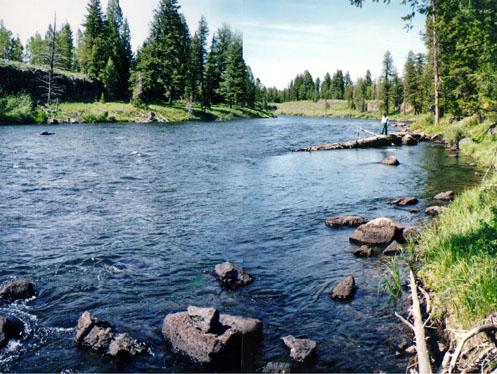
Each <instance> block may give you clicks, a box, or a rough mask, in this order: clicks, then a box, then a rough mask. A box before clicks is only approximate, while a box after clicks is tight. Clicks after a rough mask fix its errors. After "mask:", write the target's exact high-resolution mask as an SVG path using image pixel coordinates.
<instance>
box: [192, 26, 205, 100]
mask: <svg viewBox="0 0 497 374" xmlns="http://www.w3.org/2000/svg"><path fill="white" fill-rule="evenodd" d="M208 36H209V29H208V26H207V21H206V20H205V18H204V17H203V16H202V18H201V19H200V22H199V25H198V30H197V31H196V32H195V35H194V36H193V39H192V43H191V56H190V69H189V81H190V82H189V84H190V87H189V89H190V91H191V96H192V99H193V100H196V99H197V98H199V97H200V99H201V102H202V105H203V106H204V107H205V106H206V105H207V97H206V96H207V95H206V85H205V75H206V74H205V65H206V59H207V37H208Z"/></svg>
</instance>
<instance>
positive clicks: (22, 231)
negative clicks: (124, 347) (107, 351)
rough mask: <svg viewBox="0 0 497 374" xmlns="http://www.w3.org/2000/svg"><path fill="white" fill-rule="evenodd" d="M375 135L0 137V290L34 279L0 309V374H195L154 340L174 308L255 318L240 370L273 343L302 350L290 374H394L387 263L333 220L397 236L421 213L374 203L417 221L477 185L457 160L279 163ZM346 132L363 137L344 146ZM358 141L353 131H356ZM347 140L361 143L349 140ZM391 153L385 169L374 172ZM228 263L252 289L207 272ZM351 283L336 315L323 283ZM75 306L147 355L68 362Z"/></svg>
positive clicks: (134, 130)
mask: <svg viewBox="0 0 497 374" xmlns="http://www.w3.org/2000/svg"><path fill="white" fill-rule="evenodd" d="M361 127H362V128H366V129H369V130H371V131H377V132H379V131H380V125H379V123H378V122H377V121H370V120H351V119H324V118H303V117H280V118H274V119H261V120H240V121H232V122H217V123H201V122H190V123H181V124H167V125H160V124H157V125H138V124H102V125H98V124H97V125H60V126H54V127H50V129H49V131H52V132H54V133H55V135H53V136H39V134H40V133H41V132H42V131H43V130H45V129H46V128H43V127H40V126H28V125H26V126H1V127H0V175H1V179H0V269H1V278H0V282H4V281H7V280H8V279H9V278H12V277H26V278H29V279H31V280H33V281H34V282H35V284H36V286H37V288H38V290H39V295H38V297H37V298H36V299H34V300H31V301H27V302H18V303H15V304H10V305H7V304H4V305H0V314H6V315H13V316H17V317H18V318H20V319H21V320H23V321H24V322H25V324H26V326H27V331H26V332H27V333H26V336H25V337H24V338H23V339H22V341H20V342H11V343H10V344H9V346H8V347H7V348H5V349H3V350H2V351H0V370H1V371H22V372H33V371H36V372H40V371H49V372H60V371H84V372H94V371H96V372H102V371H134V372H136V371H167V372H170V371H195V370H201V369H200V368H198V367H196V366H194V365H191V364H189V363H188V362H187V361H185V360H184V359H182V358H181V357H179V356H177V355H174V354H173V353H172V352H171V350H170V349H169V347H168V346H167V345H166V344H165V343H164V341H163V339H162V336H161V333H160V329H161V323H162V320H163V319H164V317H165V315H166V314H168V313H170V312H176V311H182V310H185V309H186V307H187V306H188V305H197V306H215V307H217V308H218V309H219V310H220V311H221V312H223V313H230V314H236V315H244V316H248V317H254V318H260V319H262V320H263V322H264V342H263V347H262V349H261V352H260V353H259V354H258V355H257V358H256V359H255V360H253V361H252V362H251V363H250V364H249V366H245V367H244V368H243V370H246V371H252V370H260V368H262V367H263V366H264V364H265V363H266V362H268V361H288V352H287V350H286V347H285V346H284V345H283V344H282V342H281V341H280V337H281V336H285V335H288V334H293V335H296V336H306V337H309V338H311V339H314V340H316V341H317V344H318V346H317V356H316V359H315V361H313V362H312V363H310V364H308V365H307V366H304V367H302V368H300V370H302V371H356V372H357V371H360V372H371V371H377V370H384V371H395V372H399V371H401V372H404V371H405V366H406V362H407V359H406V358H405V357H404V358H397V357H395V345H396V344H398V343H399V341H400V339H401V338H402V336H405V332H404V329H403V327H402V326H401V325H400V324H399V323H398V321H397V320H396V319H395V318H394V317H392V313H393V312H394V311H402V309H403V306H402V305H395V304H394V303H392V302H389V299H388V296H387V295H386V294H385V293H384V292H383V291H382V290H381V289H380V283H381V281H382V279H383V276H382V274H383V273H384V271H385V263H386V261H387V260H386V259H385V258H383V257H382V256H377V257H374V258H370V259H360V258H355V257H354V256H353V255H352V253H351V251H352V248H353V246H352V245H351V244H349V242H348V237H349V235H350V234H351V232H352V230H351V229H347V228H345V229H340V230H331V229H329V228H327V227H326V226H325V225H324V220H325V219H326V218H327V217H329V216H333V215H341V214H360V215H363V216H365V217H366V218H370V219H372V218H376V217H379V216H388V217H392V218H395V219H396V220H398V221H400V222H401V223H402V224H405V225H412V224H419V221H426V220H427V219H426V217H425V216H424V214H422V213H421V214H419V215H415V214H414V215H413V214H411V213H409V210H408V209H399V208H395V207H392V206H390V205H388V204H387V202H388V200H389V199H391V198H395V197H400V196H416V197H418V198H419V199H420V204H419V208H420V209H421V211H423V208H424V207H425V206H426V205H427V204H429V203H430V198H431V196H433V195H434V194H436V193H438V192H440V191H444V190H448V189H451V190H454V191H456V192H459V191H461V190H463V189H464V188H465V187H466V186H468V185H471V184H474V183H476V182H477V177H475V175H474V170H473V169H472V168H471V167H470V166H468V165H469V161H468V160H466V159H464V158H456V157H450V156H449V155H448V154H447V152H446V151H445V150H444V149H443V148H441V147H439V146H436V145H434V144H429V143H424V144H420V145H418V146H416V147H392V148H388V149H373V150H342V151H335V152H315V153H295V152H292V151H293V150H294V149H296V148H299V147H304V146H309V145H316V144H321V143H329V142H337V141H342V140H349V139H352V138H355V137H357V136H358V134H359V128H361ZM359 135H361V134H359ZM362 135H363V134H362ZM362 135H361V136H362ZM390 154H393V155H395V156H396V157H397V158H398V159H399V160H400V162H401V164H400V166H398V167H388V166H383V165H380V164H378V161H380V160H381V159H382V158H383V157H385V156H386V155H390ZM226 260H229V261H232V262H235V263H238V264H240V265H242V266H243V267H244V268H245V269H246V271H247V272H248V273H250V274H251V275H253V276H254V277H255V282H254V283H252V284H251V285H249V286H247V287H245V288H243V289H241V290H239V291H236V292H228V291H224V290H222V289H221V288H220V286H219V285H218V283H217V282H216V281H215V280H214V279H213V277H212V276H211V274H210V272H211V270H212V269H213V267H214V265H215V264H216V263H219V262H223V261H226ZM347 275H354V276H355V278H356V282H357V285H358V290H357V292H356V294H355V298H354V300H353V301H352V302H349V303H341V302H336V301H334V300H332V299H331V298H330V296H329V292H330V288H327V289H326V291H325V292H323V293H322V294H321V295H320V296H319V297H317V293H318V291H319V290H320V289H321V288H322V287H323V285H324V284H326V283H327V282H330V281H333V282H334V283H337V282H338V281H340V280H341V279H342V278H343V277H344V276H347ZM85 310H91V311H92V312H93V313H94V314H95V315H97V316H98V317H100V318H103V319H107V320H109V321H111V322H112V323H113V324H115V325H116V326H117V328H118V329H119V330H122V331H128V332H130V334H131V335H133V336H135V337H137V338H139V339H141V340H143V341H146V342H147V343H148V344H149V345H150V352H149V354H146V355H143V356H141V357H139V358H138V359H136V360H134V361H132V362H131V363H129V364H126V365H121V364H119V363H116V362H113V361H111V360H109V359H108V358H106V357H101V356H99V355H97V354H93V353H91V352H86V351H81V350H78V349H77V348H76V347H75V346H74V343H73V338H74V333H75V331H74V327H75V325H76V322H77V320H78V317H79V316H80V315H81V313H82V312H83V311H85Z"/></svg>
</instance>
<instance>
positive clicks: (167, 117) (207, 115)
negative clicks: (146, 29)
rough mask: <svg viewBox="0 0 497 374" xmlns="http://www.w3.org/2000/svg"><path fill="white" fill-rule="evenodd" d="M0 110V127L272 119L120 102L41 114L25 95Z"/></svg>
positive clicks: (262, 114) (260, 113)
mask: <svg viewBox="0 0 497 374" xmlns="http://www.w3.org/2000/svg"><path fill="white" fill-rule="evenodd" d="M2 103H3V104H2ZM0 107H1V108H2V110H1V114H0V124H23V123H46V122H49V123H96V122H99V123H102V122H103V123H108V122H137V123H148V122H184V121H229V120H233V119H243V118H270V117H273V113H272V112H269V111H264V110H261V109H255V108H248V107H240V106H233V107H232V108H230V107H229V106H228V105H213V106H212V107H210V108H207V109H205V110H202V108H201V107H200V105H197V104H196V105H194V106H193V107H192V108H191V109H188V108H187V107H186V105H185V103H184V102H175V103H173V104H150V105H143V106H140V107H137V106H134V105H132V104H130V103H124V102H109V103H102V102H94V103H72V102H67V103H61V104H58V105H53V106H51V107H50V108H49V109H48V110H42V109H40V108H34V106H33V104H32V101H31V99H30V98H29V96H27V95H18V96H8V97H6V98H3V99H0Z"/></svg>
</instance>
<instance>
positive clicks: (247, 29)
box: [0, 0, 425, 88]
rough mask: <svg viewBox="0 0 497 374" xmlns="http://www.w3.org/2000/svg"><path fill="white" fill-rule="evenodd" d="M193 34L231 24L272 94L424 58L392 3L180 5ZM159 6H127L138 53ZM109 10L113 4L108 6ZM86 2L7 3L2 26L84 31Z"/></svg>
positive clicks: (200, 0) (126, 2)
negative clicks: (296, 81) (65, 26)
mask: <svg viewBox="0 0 497 374" xmlns="http://www.w3.org/2000/svg"><path fill="white" fill-rule="evenodd" d="M179 2H180V4H181V10H182V12H183V13H184V14H185V16H186V18H187V20H188V23H189V25H190V28H191V30H192V32H193V31H194V30H195V29H196V27H197V23H198V20H199V18H200V16H201V15H204V16H205V17H206V18H207V21H208V23H209V28H210V30H211V32H213V31H215V29H217V28H218V27H219V26H220V25H221V24H222V23H228V24H230V25H231V26H232V27H233V28H235V29H238V30H239V31H241V32H242V34H243V37H244V53H245V57H246V59H247V61H248V63H249V64H250V65H251V67H252V70H253V72H254V75H255V76H257V77H259V78H260V79H261V80H262V82H263V83H264V84H266V85H267V86H273V85H275V86H277V87H279V88H284V87H285V86H286V85H287V83H288V82H289V81H290V79H292V78H293V77H294V76H295V75H296V74H297V73H300V72H302V71H304V70H305V69H308V70H309V71H310V72H311V73H312V74H313V76H320V77H322V76H323V75H324V74H325V73H326V72H327V71H330V72H333V71H335V70H336V69H342V70H349V71H350V73H351V75H352V77H353V78H354V79H355V78H357V77H359V76H362V75H364V73H365V72H366V70H367V69H370V70H371V71H372V73H373V75H374V76H376V75H378V74H379V73H380V72H381V60H382V56H383V54H384V53H385V51H386V50H390V51H391V52H392V54H393V57H394V62H395V63H396V65H397V66H398V68H399V71H400V72H401V70H402V65H403V63H404V60H405V57H406V56H407V53H408V52H409V50H411V49H412V50H414V51H415V52H423V51H424V49H425V48H424V44H423V42H422V40H421V36H420V32H421V30H422V26H423V23H424V19H422V18H421V17H418V18H417V19H416V20H415V28H414V29H413V30H411V31H409V32H407V31H406V30H405V29H404V21H402V20H401V17H402V16H403V15H405V14H406V13H407V12H408V8H407V7H405V6H402V5H399V4H398V3H399V2H400V1H398V0H392V4H390V5H388V6H387V5H384V4H377V3H371V2H368V3H367V4H366V5H365V6H364V7H363V8H355V7H352V6H350V4H349V1H348V0H179ZM157 3H158V0H121V5H122V7H123V10H124V12H125V14H126V16H127V17H128V18H129V22H130V26H131V32H132V42H133V46H134V47H135V48H137V47H138V46H139V45H140V44H141V43H142V42H143V40H144V39H145V38H146V36H147V34H148V30H149V25H150V22H151V19H152V14H153V10H154V9H155V7H156V5H157ZM102 4H103V6H104V7H105V6H106V4H107V0H102ZM85 5H86V0H16V1H12V0H0V19H3V20H4V22H5V25H6V26H7V27H8V28H10V29H11V30H13V31H14V33H17V34H19V35H20V37H21V39H22V40H23V41H25V40H27V39H28V38H29V36H30V35H33V34H34V33H35V32H36V31H40V32H42V33H44V32H45V30H46V28H47V25H48V23H49V22H50V21H49V20H50V19H51V18H52V17H53V12H54V11H57V15H58V18H59V20H60V21H66V20H67V21H68V22H70V23H71V25H72V26H73V27H74V28H75V29H76V28H77V27H80V25H81V23H82V21H83V16H84V12H85Z"/></svg>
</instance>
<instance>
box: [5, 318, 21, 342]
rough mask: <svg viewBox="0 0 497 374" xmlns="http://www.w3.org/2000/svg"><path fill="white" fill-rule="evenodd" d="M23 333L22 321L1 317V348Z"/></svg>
mask: <svg viewBox="0 0 497 374" xmlns="http://www.w3.org/2000/svg"><path fill="white" fill-rule="evenodd" d="M22 331H23V324H22V322H21V321H19V320H18V319H14V318H12V317H4V316H0V348H3V347H5V345H6V344H7V343H8V342H9V340H11V339H15V338H18V337H20V336H21V334H22Z"/></svg>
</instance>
